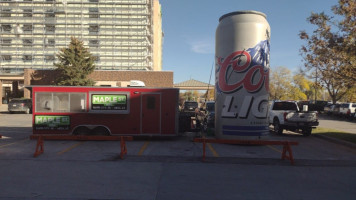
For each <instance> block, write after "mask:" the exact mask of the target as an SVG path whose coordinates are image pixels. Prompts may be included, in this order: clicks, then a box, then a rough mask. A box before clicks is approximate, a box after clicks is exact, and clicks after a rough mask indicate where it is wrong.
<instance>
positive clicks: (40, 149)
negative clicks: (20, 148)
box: [33, 136, 44, 157]
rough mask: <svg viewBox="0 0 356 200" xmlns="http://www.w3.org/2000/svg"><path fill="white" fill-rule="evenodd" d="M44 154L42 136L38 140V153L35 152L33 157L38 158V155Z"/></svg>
mask: <svg viewBox="0 0 356 200" xmlns="http://www.w3.org/2000/svg"><path fill="white" fill-rule="evenodd" d="M43 152H44V148H43V137H42V136H40V137H38V139H37V145H36V151H35V154H34V155H33V157H37V156H38V155H40V154H42V153H43Z"/></svg>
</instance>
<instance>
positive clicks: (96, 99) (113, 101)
mask: <svg viewBox="0 0 356 200" xmlns="http://www.w3.org/2000/svg"><path fill="white" fill-rule="evenodd" d="M91 109H92V110H126V109H127V96H126V94H92V96H91Z"/></svg>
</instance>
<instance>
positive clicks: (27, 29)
mask: <svg viewBox="0 0 356 200" xmlns="http://www.w3.org/2000/svg"><path fill="white" fill-rule="evenodd" d="M22 30H23V31H25V32H32V31H33V26H32V25H31V24H25V25H23V27H22Z"/></svg>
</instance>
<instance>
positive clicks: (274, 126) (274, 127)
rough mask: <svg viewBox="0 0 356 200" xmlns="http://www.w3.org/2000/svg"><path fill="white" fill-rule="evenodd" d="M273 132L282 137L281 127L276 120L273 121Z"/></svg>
mask: <svg viewBox="0 0 356 200" xmlns="http://www.w3.org/2000/svg"><path fill="white" fill-rule="evenodd" d="M273 130H274V132H276V133H277V134H278V135H282V133H283V128H282V127H281V124H280V123H279V120H278V119H277V118H275V119H274V120H273Z"/></svg>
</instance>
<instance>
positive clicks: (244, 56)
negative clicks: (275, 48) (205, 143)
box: [215, 11, 270, 139]
mask: <svg viewBox="0 0 356 200" xmlns="http://www.w3.org/2000/svg"><path fill="white" fill-rule="evenodd" d="M269 48H270V27H269V24H268V22H267V20H266V15H265V14H264V13H261V12H257V11H238V12H232V13H228V14H226V15H223V16H222V17H220V19H219V26H218V27H217V30H216V45H215V56H216V57H215V58H216V62H215V63H216V64H215V73H216V74H215V77H216V82H215V98H216V105H215V115H216V117H215V126H216V127H215V133H216V136H217V137H218V138H221V139H260V138H261V136H265V135H267V134H268V133H269V128H268V126H269V124H268V118H267V114H268V91H269V86H268V84H269V83H268V82H269Z"/></svg>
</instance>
